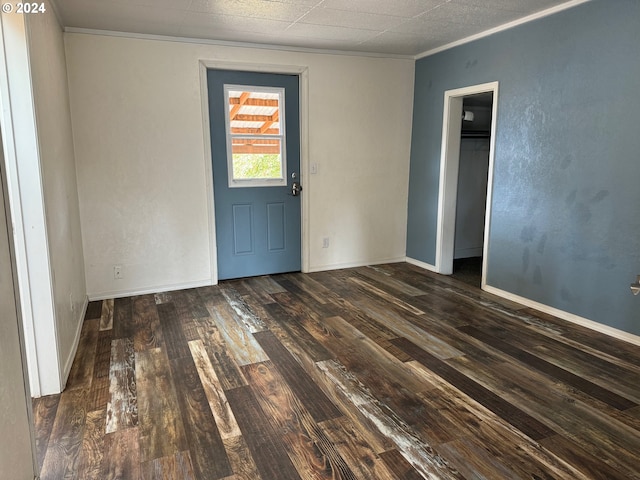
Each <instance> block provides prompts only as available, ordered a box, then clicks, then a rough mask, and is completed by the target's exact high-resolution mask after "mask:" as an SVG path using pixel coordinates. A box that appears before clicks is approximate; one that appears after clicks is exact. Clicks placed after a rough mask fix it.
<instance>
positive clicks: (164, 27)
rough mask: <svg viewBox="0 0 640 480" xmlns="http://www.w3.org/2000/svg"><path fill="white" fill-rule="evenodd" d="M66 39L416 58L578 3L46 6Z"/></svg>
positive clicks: (121, 0)
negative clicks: (85, 34)
mask: <svg viewBox="0 0 640 480" xmlns="http://www.w3.org/2000/svg"><path fill="white" fill-rule="evenodd" d="M52 1H53V2H54V7H55V10H56V11H57V14H58V16H59V18H60V20H61V22H62V24H63V26H64V27H65V28H66V29H67V30H68V31H78V29H90V30H107V31H111V32H127V33H134V34H148V35H165V36H171V37H185V38H193V39H204V40H214V41H224V42H242V43H252V44H264V45H272V46H282V47H294V48H312V49H322V50H337V51H349V52H362V53H372V54H383V55H407V56H416V55H420V54H422V53H424V52H429V51H432V50H437V49H441V48H442V47H443V46H445V45H449V44H452V43H456V42H460V41H461V40H463V39H466V38H468V37H473V36H476V35H479V34H481V33H482V32H486V31H488V30H492V29H495V28H497V27H500V26H502V25H505V24H509V23H511V22H516V21H518V20H520V19H523V18H525V17H528V16H530V15H533V14H538V13H540V12H542V11H545V10H547V9H550V8H555V7H559V6H561V5H565V6H570V5H574V4H576V3H580V2H579V1H577V0H573V1H571V2H567V0H112V1H107V0H52Z"/></svg>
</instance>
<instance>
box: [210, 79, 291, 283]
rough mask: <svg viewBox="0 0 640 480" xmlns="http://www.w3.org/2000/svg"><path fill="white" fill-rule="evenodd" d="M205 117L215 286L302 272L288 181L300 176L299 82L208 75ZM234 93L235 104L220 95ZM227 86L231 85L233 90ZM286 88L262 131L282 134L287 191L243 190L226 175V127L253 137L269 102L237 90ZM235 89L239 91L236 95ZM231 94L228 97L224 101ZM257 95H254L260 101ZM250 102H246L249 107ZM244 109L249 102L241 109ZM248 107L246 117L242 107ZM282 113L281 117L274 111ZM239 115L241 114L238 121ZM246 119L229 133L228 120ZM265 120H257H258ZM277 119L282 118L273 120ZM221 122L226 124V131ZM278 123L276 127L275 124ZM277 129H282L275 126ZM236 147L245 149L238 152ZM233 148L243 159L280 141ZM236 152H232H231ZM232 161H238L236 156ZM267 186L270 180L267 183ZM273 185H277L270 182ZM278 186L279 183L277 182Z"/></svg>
mask: <svg viewBox="0 0 640 480" xmlns="http://www.w3.org/2000/svg"><path fill="white" fill-rule="evenodd" d="M207 82H208V89H209V118H210V128H211V157H212V166H213V186H214V203H215V216H216V248H217V253H218V279H220V280H224V279H230V278H240V277H249V276H257V275H266V274H273V273H283V272H293V271H300V267H301V245H300V242H301V238H300V237H301V233H300V232H301V218H300V197H299V196H293V195H291V188H292V183H293V180H292V175H293V174H294V173H295V174H296V179H298V178H299V177H300V129H299V124H300V113H299V112H300V107H299V87H298V76H297V75H281V74H270V73H254V72H240V71H231V70H209V71H208V72H207ZM225 85H226V86H227V90H230V91H235V92H236V93H232V95H235V96H234V97H233V98H231V97H227V96H226V95H227V94H225ZM229 86H233V88H230V87H229ZM243 86H246V87H247V90H249V88H248V87H269V88H271V87H279V88H284V91H285V94H284V109H283V113H284V115H282V114H281V113H278V114H275V115H274V122H275V123H272V122H265V124H264V126H263V128H262V130H263V131H266V132H267V133H268V132H271V131H274V132H276V133H278V132H279V130H278V128H281V127H282V126H283V125H284V128H285V129H286V136H285V144H284V152H285V156H284V157H283V158H286V171H284V172H282V173H283V175H284V179H285V184H281V185H276V186H244V184H243V183H242V181H241V182H236V183H234V184H233V186H232V187H231V186H230V184H231V182H232V179H233V177H234V175H231V176H230V175H229V164H228V159H227V148H228V145H230V144H231V141H229V142H228V141H227V128H229V129H230V131H232V130H234V128H235V130H234V131H235V132H236V133H237V132H241V133H240V134H239V135H241V136H242V135H247V136H250V135H251V134H253V133H255V132H256V131H257V130H260V129H259V128H258V129H253V128H251V129H250V128H249V127H251V124H250V121H251V120H256V119H257V118H258V117H260V118H263V117H264V112H263V111H261V110H260V108H264V106H265V105H268V102H270V101H272V100H268V99H266V100H265V99H260V98H251V97H250V96H248V95H239V93H238V91H241V90H242V87H243ZM236 87H238V88H236ZM229 95H231V94H229ZM259 96H260V95H257V97H259ZM247 97H249V98H250V100H249V101H247ZM245 102H246V103H245ZM242 105H247V106H252V108H253V110H252V109H251V108H247V109H246V112H247V113H243V112H242V111H239V108H240V106H242ZM278 112H279V110H278ZM238 113H239V114H238ZM234 114H235V115H237V118H241V119H242V120H246V125H245V124H240V123H238V122H236V124H237V125H240V127H242V128H240V127H238V126H236V127H233V128H232V127H229V118H230V116H231V115H234ZM261 115H262V117H261ZM278 115H280V118H278ZM225 122H227V125H226V127H225ZM277 122H280V123H277ZM277 125H280V127H277ZM236 142H239V143H240V144H242V143H243V142H245V144H244V145H241V146H240V147H236V144H237V143H236ZM233 145H234V148H235V149H236V150H237V151H241V152H244V153H247V152H249V153H253V152H254V151H256V149H259V148H262V149H263V150H261V151H264V152H267V153H268V152H271V151H272V150H273V149H277V147H275V145H279V140H268V141H266V142H265V141H263V140H262V139H260V140H258V139H256V138H253V139H251V138H248V139H246V140H245V139H244V137H243V138H241V139H236V140H233ZM234 153H235V151H234ZM234 159H235V155H234ZM264 183H266V184H268V183H269V180H267V181H266V182H264ZM274 183H275V182H274ZM280 183H282V182H280Z"/></svg>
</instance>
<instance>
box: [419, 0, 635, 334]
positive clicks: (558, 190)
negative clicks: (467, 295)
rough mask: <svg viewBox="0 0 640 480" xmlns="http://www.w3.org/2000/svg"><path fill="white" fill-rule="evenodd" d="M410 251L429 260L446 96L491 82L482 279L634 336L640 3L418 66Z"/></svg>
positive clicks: (599, 6)
mask: <svg viewBox="0 0 640 480" xmlns="http://www.w3.org/2000/svg"><path fill="white" fill-rule="evenodd" d="M415 75H416V76H415V100H414V102H415V103H414V118H413V136H412V145H411V175H410V183H409V205H408V210H409V217H408V218H409V221H408V230H407V256H408V257H411V258H414V259H416V260H420V261H423V262H427V263H430V264H433V263H434V262H435V245H436V217H437V203H438V177H439V172H440V145H441V136H442V114H443V102H444V92H445V91H446V90H450V89H454V88H460V87H466V86H470V85H476V84H480V83H485V82H491V81H496V80H497V81H499V82H500V87H499V99H498V115H497V134H496V149H495V166H494V189H493V198H492V200H491V204H492V211H491V215H492V216H491V225H490V232H491V233H490V238H489V239H488V242H489V268H488V270H487V283H488V284H489V285H491V286H494V287H497V288H500V289H502V290H505V291H508V292H511V293H514V294H516V295H520V296H522V297H526V298H529V299H532V300H534V301H537V302H540V303H543V304H546V305H549V306H552V307H555V308H558V309H561V310H564V311H567V312H570V313H573V314H576V315H579V316H581V317H585V318H588V319H591V320H594V321H597V322H600V323H602V324H606V325H609V326H612V327H615V328H618V329H621V330H625V331H627V332H631V333H634V334H640V297H633V296H632V295H631V292H630V289H629V284H630V283H631V282H632V281H633V280H634V279H635V276H636V275H637V274H640V1H637V0H606V1H605V0H598V1H593V2H589V3H586V4H582V5H579V6H577V7H574V8H572V9H570V10H566V11H563V12H560V13H557V14H555V15H553V16H550V17H546V18H542V19H539V20H537V21H535V22H531V23H528V24H525V25H521V26H519V27H516V28H513V29H511V30H508V31H504V32H501V33H499V34H496V35H492V36H490V37H487V38H484V39H480V40H477V41H475V42H472V43H468V44H465V45H462V46H459V47H456V48H453V49H450V50H447V51H444V52H441V53H439V54H436V55H433V56H430V57H426V58H423V59H420V60H418V61H417V62H416V74H415Z"/></svg>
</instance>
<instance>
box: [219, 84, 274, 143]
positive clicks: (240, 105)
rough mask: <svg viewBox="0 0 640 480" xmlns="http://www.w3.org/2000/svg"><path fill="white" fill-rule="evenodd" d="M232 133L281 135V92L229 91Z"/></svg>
mask: <svg viewBox="0 0 640 480" xmlns="http://www.w3.org/2000/svg"><path fill="white" fill-rule="evenodd" d="M229 121H230V125H231V134H232V135H233V134H245V135H247V134H250V135H280V130H281V127H280V94H279V93H276V92H274V93H272V92H249V91H240V90H230V91H229Z"/></svg>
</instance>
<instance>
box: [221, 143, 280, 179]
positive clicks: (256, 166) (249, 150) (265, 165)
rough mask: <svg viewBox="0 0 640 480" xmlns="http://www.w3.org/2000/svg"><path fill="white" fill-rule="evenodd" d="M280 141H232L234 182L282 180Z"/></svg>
mask: <svg viewBox="0 0 640 480" xmlns="http://www.w3.org/2000/svg"><path fill="white" fill-rule="evenodd" d="M280 146H281V142H280V139H256V138H238V137H235V138H233V139H232V161H233V178H234V180H249V179H252V178H261V179H267V178H274V179H279V178H283V175H282V153H281V151H280Z"/></svg>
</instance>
